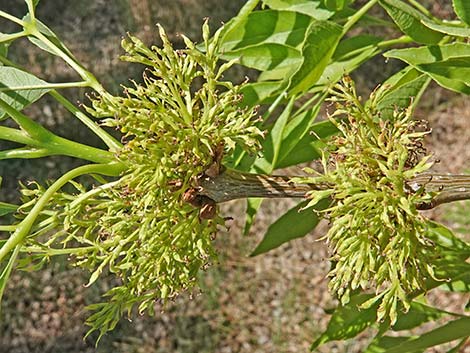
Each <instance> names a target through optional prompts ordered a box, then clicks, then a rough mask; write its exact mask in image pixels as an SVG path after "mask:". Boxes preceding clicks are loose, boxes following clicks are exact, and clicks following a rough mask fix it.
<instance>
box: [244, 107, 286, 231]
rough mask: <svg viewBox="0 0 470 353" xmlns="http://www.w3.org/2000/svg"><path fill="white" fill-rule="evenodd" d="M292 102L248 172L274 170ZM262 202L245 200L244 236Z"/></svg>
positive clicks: (269, 171)
mask: <svg viewBox="0 0 470 353" xmlns="http://www.w3.org/2000/svg"><path fill="white" fill-rule="evenodd" d="M294 102H295V99H294V98H292V99H291V100H290V101H289V103H288V104H287V106H286V107H285V108H284V111H283V112H282V114H281V115H280V116H279V117H278V118H277V120H276V122H275V123H274V125H273V127H272V128H271V130H270V131H269V133H268V135H267V136H266V138H265V140H264V141H263V145H262V150H263V154H264V155H263V157H260V158H257V159H255V161H254V163H253V165H252V167H251V170H250V171H251V172H257V173H263V174H270V173H271V172H272V171H273V170H274V168H275V164H276V163H277V159H278V155H279V149H280V147H281V143H282V136H283V132H284V127H285V125H286V122H287V119H288V118H289V116H290V113H291V111H292V108H293V107H294ZM262 202H263V199H259V198H254V199H248V200H247V210H246V221H245V228H244V230H243V233H244V234H245V235H246V234H248V232H249V231H250V228H251V226H252V225H253V222H254V219H255V216H256V213H257V212H258V209H259V208H260V206H261V203H262Z"/></svg>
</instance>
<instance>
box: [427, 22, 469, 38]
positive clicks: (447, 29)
mask: <svg viewBox="0 0 470 353" xmlns="http://www.w3.org/2000/svg"><path fill="white" fill-rule="evenodd" d="M421 23H422V24H423V25H425V26H426V27H428V28H431V29H432V30H435V31H438V32H441V33H444V34H447V35H450V36H456V37H464V38H468V37H470V28H468V27H460V26H455V25H452V24H451V23H445V24H438V23H435V22H432V21H429V20H421Z"/></svg>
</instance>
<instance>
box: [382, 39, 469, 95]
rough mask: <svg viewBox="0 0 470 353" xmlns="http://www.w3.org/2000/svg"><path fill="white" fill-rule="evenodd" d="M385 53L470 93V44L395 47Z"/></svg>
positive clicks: (447, 85)
mask: <svg viewBox="0 0 470 353" xmlns="http://www.w3.org/2000/svg"><path fill="white" fill-rule="evenodd" d="M384 55H385V56H386V57H389V58H396V59H400V60H402V61H405V62H406V63H408V64H410V65H412V66H413V67H415V68H416V69H417V70H419V71H421V72H424V73H426V74H428V75H429V76H431V77H432V78H433V79H434V80H435V81H436V82H437V83H438V84H440V85H441V86H443V87H445V88H448V89H451V90H453V91H457V92H461V93H465V94H470V44H466V43H452V44H445V45H435V46H426V47H419V48H407V49H395V50H390V51H388V52H386V53H385V54H384Z"/></svg>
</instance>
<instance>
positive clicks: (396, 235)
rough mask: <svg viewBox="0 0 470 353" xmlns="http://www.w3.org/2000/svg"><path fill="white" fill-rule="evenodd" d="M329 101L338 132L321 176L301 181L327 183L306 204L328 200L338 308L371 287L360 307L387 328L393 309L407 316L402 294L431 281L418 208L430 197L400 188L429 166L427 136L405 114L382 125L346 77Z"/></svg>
mask: <svg viewBox="0 0 470 353" xmlns="http://www.w3.org/2000/svg"><path fill="white" fill-rule="evenodd" d="M332 100H333V101H334V102H335V103H336V110H335V113H334V114H333V115H332V116H330V119H331V121H332V122H333V123H334V124H335V125H336V126H337V128H338V129H339V131H340V134H339V135H338V136H336V137H334V138H333V139H332V140H331V141H330V142H329V149H328V151H326V152H325V154H324V157H323V167H324V172H323V173H322V174H319V173H316V172H314V171H312V172H314V173H316V176H313V177H309V178H307V179H306V180H305V179H304V180H303V182H308V183H322V184H324V185H327V187H326V189H325V190H322V191H312V192H311V193H310V194H309V197H310V198H311V200H310V203H309V205H308V206H313V205H315V204H316V203H317V202H318V201H319V200H321V199H323V198H327V197H329V198H330V199H331V200H332V203H331V206H330V207H329V208H328V209H327V210H325V211H324V212H325V216H326V217H327V218H328V219H329V220H330V222H331V228H330V229H329V231H328V233H327V235H326V236H325V238H326V240H327V242H328V244H329V246H330V249H331V252H332V256H331V260H332V263H333V267H332V270H331V271H330V273H329V277H330V283H329V287H330V289H331V290H332V291H333V292H334V293H336V294H337V295H338V297H339V298H340V300H341V302H342V303H343V304H345V303H347V302H348V301H349V298H350V295H351V293H352V292H353V291H355V290H357V289H374V290H375V294H376V295H375V296H374V297H373V298H372V299H371V300H369V301H368V302H366V303H365V304H364V305H363V307H370V306H371V305H373V304H374V303H379V304H378V305H379V309H378V311H377V313H378V314H377V316H378V317H377V319H378V320H383V319H387V318H389V319H390V321H391V323H392V324H393V323H394V322H395V321H396V315H397V310H398V309H399V308H400V303H401V305H403V308H404V309H405V310H407V309H408V307H409V302H410V299H409V298H408V296H409V294H411V293H413V292H419V291H422V290H424V289H425V284H424V283H425V281H426V279H430V278H434V272H433V268H432V265H431V264H432V261H431V259H432V256H434V255H433V254H434V253H433V251H432V246H431V242H430V241H429V240H428V239H427V237H426V233H427V231H428V223H427V221H426V219H425V218H424V217H423V216H422V215H421V214H420V213H419V212H418V210H417V207H418V205H420V204H424V203H426V202H429V201H430V199H431V197H432V195H429V194H427V193H425V192H424V191H422V190H414V189H413V188H411V187H410V186H409V185H408V183H407V181H408V180H410V179H412V178H413V177H414V176H416V175H417V174H419V173H422V172H424V171H426V170H427V169H429V168H430V167H431V165H432V163H430V162H429V156H425V154H424V152H425V151H424V150H423V148H422V143H421V142H422V139H423V137H424V136H425V135H426V134H427V133H428V132H427V131H418V130H419V125H420V124H421V123H420V122H418V121H415V120H413V119H412V117H411V109H406V110H404V111H399V110H397V111H395V113H394V116H393V118H392V119H384V118H382V117H381V115H380V112H379V111H377V109H376V108H375V106H376V102H375V100H376V97H375V96H374V94H372V96H371V99H370V100H369V102H368V104H366V105H365V106H364V105H363V104H362V103H361V102H360V99H359V98H358V97H357V95H356V92H355V87H354V84H353V82H352V81H351V80H350V79H349V78H345V79H344V81H343V83H342V84H338V85H337V86H335V88H334V90H333V98H332ZM424 130H425V129H424Z"/></svg>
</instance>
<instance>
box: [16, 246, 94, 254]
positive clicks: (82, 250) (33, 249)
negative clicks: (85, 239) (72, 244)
mask: <svg viewBox="0 0 470 353" xmlns="http://www.w3.org/2000/svg"><path fill="white" fill-rule="evenodd" d="M93 249H95V247H94V246H84V247H81V248H65V249H51V248H40V247H37V246H28V247H23V248H21V252H26V253H34V254H41V255H46V256H57V255H70V254H80V253H87V252H89V251H90V250H93Z"/></svg>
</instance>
